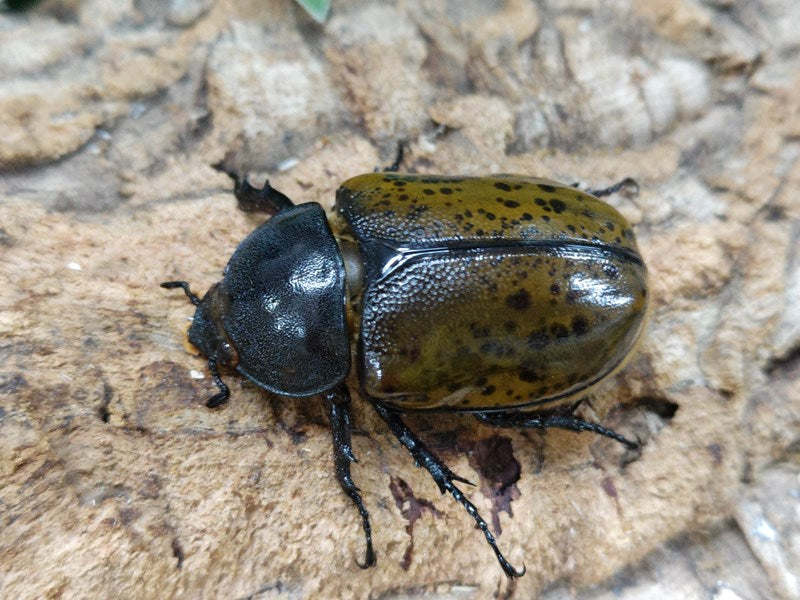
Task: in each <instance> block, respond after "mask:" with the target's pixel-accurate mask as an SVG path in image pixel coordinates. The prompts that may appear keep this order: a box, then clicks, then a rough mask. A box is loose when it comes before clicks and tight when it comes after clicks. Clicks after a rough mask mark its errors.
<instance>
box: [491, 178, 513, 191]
mask: <svg viewBox="0 0 800 600" xmlns="http://www.w3.org/2000/svg"><path fill="white" fill-rule="evenodd" d="M494 187H496V188H497V189H498V190H503V191H504V192H510V191H511V186H510V185H508V184H507V183H503V182H502V181H497V182H495V184H494Z"/></svg>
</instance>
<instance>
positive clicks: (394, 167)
mask: <svg viewBox="0 0 800 600" xmlns="http://www.w3.org/2000/svg"><path fill="white" fill-rule="evenodd" d="M407 145H408V142H406V141H404V140H401V141H399V142H397V154H395V157H394V162H393V163H392V164H390V165H389V166H388V167H386V168H385V169H384V170H383V172H384V173H397V172H398V171H399V170H400V167H401V166H402V164H403V159H404V158H405V152H406V146H407Z"/></svg>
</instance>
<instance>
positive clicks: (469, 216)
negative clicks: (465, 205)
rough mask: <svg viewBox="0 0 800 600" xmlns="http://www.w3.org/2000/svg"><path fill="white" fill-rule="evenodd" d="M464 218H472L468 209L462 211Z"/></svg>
mask: <svg viewBox="0 0 800 600" xmlns="http://www.w3.org/2000/svg"><path fill="white" fill-rule="evenodd" d="M464 216H465V217H467V218H468V219H471V218H472V216H473V215H472V211H471V210H470V209H467V210H465V211H464Z"/></svg>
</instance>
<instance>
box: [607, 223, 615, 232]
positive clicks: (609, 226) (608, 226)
mask: <svg viewBox="0 0 800 600" xmlns="http://www.w3.org/2000/svg"><path fill="white" fill-rule="evenodd" d="M606 228H607V229H608V230H609V231H614V224H613V223H612V222H611V221H606Z"/></svg>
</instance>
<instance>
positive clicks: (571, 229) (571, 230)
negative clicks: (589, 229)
mask: <svg viewBox="0 0 800 600" xmlns="http://www.w3.org/2000/svg"><path fill="white" fill-rule="evenodd" d="M567 229H569V232H570V233H575V225H567Z"/></svg>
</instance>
